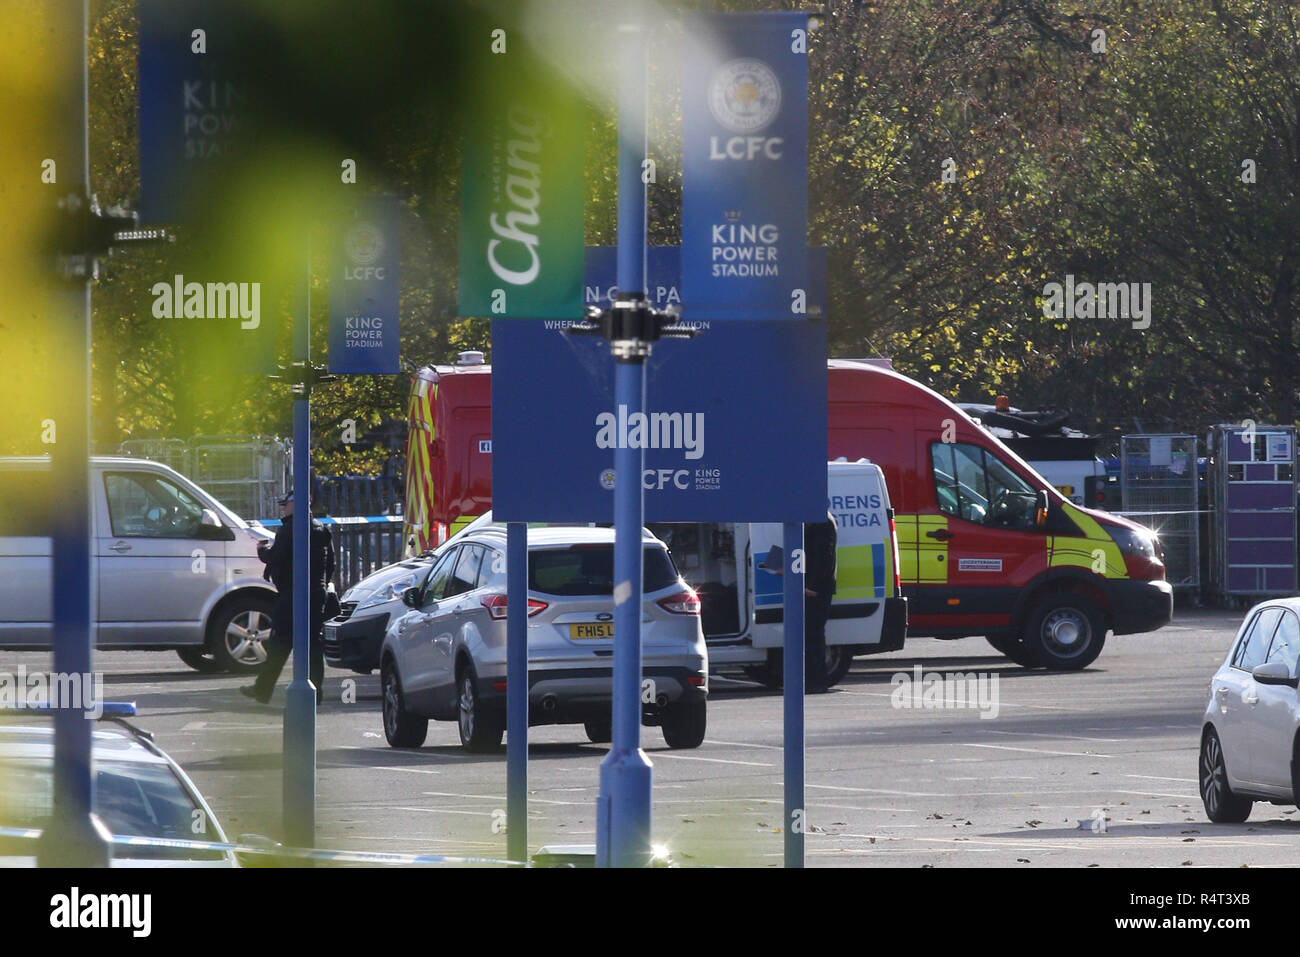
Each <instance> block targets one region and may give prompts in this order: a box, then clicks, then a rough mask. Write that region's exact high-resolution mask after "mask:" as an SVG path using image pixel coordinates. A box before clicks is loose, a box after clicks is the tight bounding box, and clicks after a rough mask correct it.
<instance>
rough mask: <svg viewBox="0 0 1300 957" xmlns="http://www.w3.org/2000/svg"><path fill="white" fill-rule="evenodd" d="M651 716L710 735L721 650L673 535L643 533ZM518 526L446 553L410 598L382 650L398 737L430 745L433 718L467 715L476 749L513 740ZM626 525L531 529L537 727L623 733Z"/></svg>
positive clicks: (678, 735) (390, 724) (669, 729)
mask: <svg viewBox="0 0 1300 957" xmlns="http://www.w3.org/2000/svg"><path fill="white" fill-rule="evenodd" d="M641 542H642V548H643V549H644V554H645V571H644V593H643V595H644V600H643V603H642V613H641V623H642V624H641V639H642V675H643V677H644V679H645V680H647V681H649V682H652V683H653V691H652V692H651V694H650V695H649V696H648V697H647V699H646V704H645V707H644V709H643V717H644V720H645V721H646V723H648V724H658V725H659V726H660V727H661V728H662V730H663V734H664V740H665V741H666V742H667V743H668V746H669V747H672V748H695V747H699V745H700V744H701V743H702V742H703V740H704V732H705V723H706V699H707V696H708V652H707V650H706V648H705V644H704V633H703V631H702V630H701V628H700V600H699V597H698V596H697V595H696V593H695V591H694V590H693V589H691V588H690V586H688V585H687V584H686V583H685V582H684V581H682V579H681V576H680V575H679V574H678V572H677V568H676V566H675V565H674V564H673V560H672V558H671V557H670V556H669V554H668V549H667V548H666V547H665V546H664V543H663V542H661V541H660V540H659V539H657V538H655V537H654V536H653V535H651V534H650V532H649V531H643V537H642V540H641ZM505 552H506V532H505V529H504V528H502V527H500V526H491V525H488V526H485V527H483V528H481V529H479V530H478V531H476V532H473V533H471V534H468V535H465V536H463V537H462V538H461V539H460V540H459V542H458V543H457V544H456V545H455V546H453V547H451V548H448V549H446V551H444V552H443V554H442V556H441V557H440V558H439V559H438V561H437V563H436V564H435V565H434V566H433V568H432V570H431V571H430V572H429V574H428V576H427V577H426V578H425V579H424V580H422V581H421V583H420V584H419V585H417V586H415V587H412V588H410V589H409V590H407V592H406V593H405V594H404V595H403V599H404V601H405V603H406V605H407V608H408V611H407V613H406V614H405V615H402V616H401V617H399V618H397V619H395V620H394V621H393V623H392V624H391V625H389V627H388V633H387V635H386V636H385V637H384V644H383V649H382V651H381V655H380V684H381V688H382V691H383V717H384V734H385V736H386V737H387V739H388V743H389V744H390V745H392V746H393V747H398V748H412V747H419V746H420V745H421V744H423V743H424V739H425V735H426V734H427V732H428V726H429V719H431V718H432V719H436V720H442V721H456V722H457V723H458V727H459V730H460V740H461V744H462V745H464V746H465V747H466V748H467V749H469V750H471V751H492V750H495V749H496V748H498V747H500V745H501V738H502V735H503V734H504V732H505V714H506V711H505V707H506V573H505ZM613 563H614V532H613V529H608V528H583V527H567V528H563V527H553V528H530V529H529V531H528V711H529V716H528V717H529V724H583V725H585V727H586V731H587V736H588V737H589V738H590V739H591V740H592V741H596V742H607V741H609V740H610V727H611V713H610V709H611V702H612V684H613V650H614V640H613V638H614V600H613V584H614V582H613V579H614V568H613Z"/></svg>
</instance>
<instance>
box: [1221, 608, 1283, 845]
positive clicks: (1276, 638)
mask: <svg viewBox="0 0 1300 957" xmlns="http://www.w3.org/2000/svg"><path fill="white" fill-rule="evenodd" d="M1297 659H1300V598H1283V599H1277V600H1273V601H1266V602H1262V603H1260V604H1258V605H1256V606H1255V607H1254V608H1252V609H1251V610H1250V612H1249V614H1247V615H1246V620H1245V621H1244V622H1243V624H1242V626H1241V629H1240V630H1239V631H1238V632H1237V637H1236V640H1234V641H1233V643H1232V648H1231V650H1230V651H1229V653H1228V657H1227V659H1226V660H1225V661H1224V662H1223V665H1222V666H1221V667H1220V668H1219V670H1218V671H1217V672H1216V673H1215V675H1214V680H1213V681H1211V682H1210V703H1209V705H1208V706H1207V707H1206V709H1205V721H1204V726H1203V727H1202V729H1201V759H1200V783H1201V800H1202V801H1203V802H1204V804H1205V813H1206V815H1207V816H1208V817H1209V818H1210V820H1211V821H1214V822H1216V823H1237V822H1240V821H1244V820H1246V818H1247V817H1249V816H1250V809H1251V806H1252V805H1253V804H1254V802H1256V801H1269V802H1271V803H1273V804H1296V803H1297V800H1298V798H1300V777H1298V775H1297V772H1298V771H1300V768H1298V767H1297V764H1296V762H1297V758H1300V739H1298V738H1297V731H1300V700H1297V694H1296V687H1297V684H1300V681H1297V671H1296V664H1297Z"/></svg>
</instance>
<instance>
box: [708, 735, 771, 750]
mask: <svg viewBox="0 0 1300 957" xmlns="http://www.w3.org/2000/svg"><path fill="white" fill-rule="evenodd" d="M705 743H706V744H723V745H726V746H727V747H731V748H763V749H764V750H767V751H784V750H785V746H784V745H780V744H749V743H747V742H745V741H719V740H718V739H717V738H709V739H708V741H707V742H705Z"/></svg>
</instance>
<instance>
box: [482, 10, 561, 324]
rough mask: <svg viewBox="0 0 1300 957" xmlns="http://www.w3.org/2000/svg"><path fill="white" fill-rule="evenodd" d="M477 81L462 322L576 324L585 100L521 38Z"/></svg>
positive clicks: (492, 56)
mask: <svg viewBox="0 0 1300 957" xmlns="http://www.w3.org/2000/svg"><path fill="white" fill-rule="evenodd" d="M485 35H486V33H485ZM505 42H506V41H505V40H503V41H502V43H503V44H504V43H505ZM470 75H471V76H472V77H473V78H474V82H475V84H476V85H477V86H478V88H479V89H480V90H481V91H482V93H481V96H480V99H479V102H478V103H477V104H475V105H474V106H473V108H471V109H469V110H467V116H468V118H467V120H466V125H465V136H464V146H463V154H462V160H461V204H460V289H459V310H460V314H461V315H462V316H466V317H468V316H492V317H506V318H512V319H518V318H525V319H576V318H578V317H579V316H581V314H582V278H583V277H582V274H583V190H584V184H583V171H584V166H585V163H586V156H585V154H584V146H583V139H584V137H583V130H584V125H585V124H584V120H585V116H584V112H583V103H582V100H581V99H580V98H579V96H578V94H577V91H576V90H575V89H574V88H573V87H571V86H570V85H569V84H568V83H566V82H565V81H564V80H563V79H561V77H560V76H559V75H558V73H557V72H556V71H555V70H554V69H552V68H551V67H550V66H549V65H548V64H546V63H545V62H544V61H543V60H541V59H540V58H539V57H537V56H535V55H533V54H532V53H530V52H529V51H528V50H527V49H526V48H525V47H524V46H523V45H522V42H521V41H520V40H518V39H513V40H511V41H510V42H509V45H508V46H504V47H503V52H496V53H492V52H485V53H484V54H483V57H482V59H481V60H479V61H477V62H476V64H475V67H474V70H473V72H471V73H470Z"/></svg>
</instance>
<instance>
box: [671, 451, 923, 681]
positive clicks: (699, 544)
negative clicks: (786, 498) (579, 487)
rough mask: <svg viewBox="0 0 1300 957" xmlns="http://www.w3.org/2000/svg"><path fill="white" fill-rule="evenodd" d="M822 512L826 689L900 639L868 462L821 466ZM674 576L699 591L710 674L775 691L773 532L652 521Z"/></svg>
mask: <svg viewBox="0 0 1300 957" xmlns="http://www.w3.org/2000/svg"><path fill="white" fill-rule="evenodd" d="M827 500H828V501H827V504H828V508H829V511H830V512H831V514H832V515H834V517H835V523H836V526H837V532H836V580H835V598H834V601H833V603H832V605H831V613H830V619H829V620H828V621H827V623H826V673H827V677H828V678H829V681H830V684H832V685H833V684H836V683H837V682H839V681H840V680H841V679H842V678H843V677H844V675H845V674H847V673H848V670H849V665H850V664H851V662H852V659H853V656H855V655H864V654H875V653H878V652H883V651H898V650H899V649H901V648H902V647H903V640H904V637H905V634H906V631H907V600H906V599H905V598H903V597H902V590H901V587H900V581H899V565H898V539H897V536H896V534H895V530H894V520H893V509H892V508H890V505H889V492H888V491H887V490H886V488H885V478H884V473H883V472H881V470H880V467H879V466H877V465H873V464H872V463H871V462H869V461H867V460H866V459H859V460H858V461H856V462H848V461H846V460H844V459H840V460H838V461H835V462H828V463H827ZM650 528H651V529H652V530H653V531H654V533H655V534H656V535H658V536H659V538H661V539H663V541H664V542H665V543H667V545H668V550H669V552H670V553H671V554H672V557H673V561H674V562H676V564H677V567H678V569H680V571H681V573H682V577H683V578H685V579H686V581H687V582H688V583H689V584H690V585H691V586H692V587H693V588H694V589H695V590H696V592H698V593H699V596H700V602H701V606H702V607H701V617H702V624H703V626H704V637H705V641H706V642H707V644H708V649H709V666H710V668H711V670H712V671H714V672H729V671H740V672H743V673H745V674H746V675H748V676H749V677H750V678H753V679H754V680H756V681H759V682H761V683H763V684H765V685H767V686H768V687H773V688H775V687H779V686H780V684H781V675H782V667H781V648H782V645H783V644H784V629H783V627H782V623H783V618H784V602H783V596H782V589H783V583H782V579H781V576H779V575H777V574H776V573H774V572H771V571H768V570H767V568H765V567H764V565H765V562H766V560H767V556H768V552H769V551H770V549H771V548H772V546H773V545H778V546H779V545H781V543H782V530H781V526H780V525H779V524H744V523H739V524H733V523H729V522H728V523H704V522H698V523H689V524H681V523H662V524H659V523H656V524H652V525H651V526H650Z"/></svg>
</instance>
